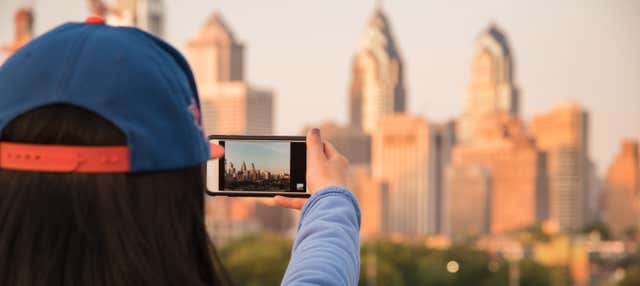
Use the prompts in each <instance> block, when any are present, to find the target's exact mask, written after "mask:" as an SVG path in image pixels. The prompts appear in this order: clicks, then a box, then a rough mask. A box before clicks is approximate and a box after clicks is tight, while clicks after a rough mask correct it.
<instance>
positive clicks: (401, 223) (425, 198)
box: [371, 114, 438, 235]
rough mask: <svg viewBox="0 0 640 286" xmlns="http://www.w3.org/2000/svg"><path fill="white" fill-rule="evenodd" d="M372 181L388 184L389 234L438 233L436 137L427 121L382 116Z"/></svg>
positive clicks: (374, 139)
mask: <svg viewBox="0 0 640 286" xmlns="http://www.w3.org/2000/svg"><path fill="white" fill-rule="evenodd" d="M372 136H373V137H372V162H371V168H372V174H373V178H374V179H376V180H379V181H382V182H386V183H388V185H389V191H388V196H387V200H386V201H387V202H386V203H387V205H386V206H387V210H386V222H385V226H386V227H385V228H386V231H388V232H391V233H399V234H404V235H427V234H433V233H435V232H436V227H437V222H436V220H437V214H436V212H437V208H436V204H437V203H438V202H437V195H436V194H435V190H436V188H435V168H434V167H433V166H434V165H435V155H434V149H433V141H434V134H433V131H432V130H431V127H430V126H429V124H428V123H427V121H426V120H424V119H422V118H419V117H415V116H411V115H407V114H390V115H386V116H384V117H382V119H381V120H380V122H379V124H378V127H377V128H376V129H375V131H374V133H373V135H372Z"/></svg>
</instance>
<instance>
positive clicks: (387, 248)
mask: <svg viewBox="0 0 640 286" xmlns="http://www.w3.org/2000/svg"><path fill="white" fill-rule="evenodd" d="M361 255H362V270H361V272H360V283H359V285H360V286H367V285H371V283H368V282H370V280H371V279H373V278H374V277H375V276H377V279H376V281H375V282H376V285H430V286H457V285H482V286H507V285H508V277H509V276H508V275H509V272H508V271H509V268H508V267H509V266H508V263H506V262H505V261H503V260H501V259H497V258H491V257H490V256H489V255H488V254H487V253H486V252H483V251H477V250H474V249H471V248H468V247H464V246H460V247H452V248H450V249H447V250H433V249H428V248H426V247H423V246H420V245H412V244H397V243H390V242H376V243H374V244H366V245H364V247H363V249H362V254H361ZM374 255H375V258H374V257H373V256H374ZM449 261H456V262H457V263H458V264H459V270H458V272H456V273H449V272H448V271H447V269H446V265H447V263H448V262H449ZM491 261H493V263H495V264H496V269H494V271H495V272H492V271H491V270H490V269H489V265H490V262H491ZM372 263H375V268H376V274H377V275H373V274H372V273H371V271H372V270H371V268H372V267H371V266H372ZM519 267H520V285H521V286H533V285H536V286H544V285H549V286H568V285H571V283H570V280H569V274H568V270H567V268H566V267H558V268H550V267H545V266H542V265H540V264H538V263H536V262H534V261H532V260H528V259H525V260H523V261H521V262H520V263H519Z"/></svg>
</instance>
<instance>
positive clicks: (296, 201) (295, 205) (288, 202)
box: [273, 196, 307, 210]
mask: <svg viewBox="0 0 640 286" xmlns="http://www.w3.org/2000/svg"><path fill="white" fill-rule="evenodd" d="M273 201H274V202H275V203H276V204H277V205H279V206H281V207H285V208H290V209H298V210H299V209H302V207H303V206H304V203H305V202H307V199H301V198H288V197H283V196H275V197H274V198H273Z"/></svg>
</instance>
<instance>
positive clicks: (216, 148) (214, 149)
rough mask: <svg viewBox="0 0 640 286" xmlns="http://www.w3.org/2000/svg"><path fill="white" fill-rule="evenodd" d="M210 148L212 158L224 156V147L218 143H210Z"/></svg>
mask: <svg viewBox="0 0 640 286" xmlns="http://www.w3.org/2000/svg"><path fill="white" fill-rule="evenodd" d="M209 149H211V160H215V159H220V158H222V156H224V147H222V146H220V145H218V144H215V143H209Z"/></svg>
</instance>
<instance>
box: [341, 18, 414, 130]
mask: <svg viewBox="0 0 640 286" xmlns="http://www.w3.org/2000/svg"><path fill="white" fill-rule="evenodd" d="M403 73H404V71H403V63H402V59H401V57H400V52H399V50H398V47H397V46H396V42H395V40H394V37H393V34H392V32H391V27H390V25H389V20H388V19H387V16H386V15H385V14H384V12H383V11H382V8H381V7H380V6H378V7H377V8H376V11H375V13H374V15H373V17H372V18H371V20H370V21H369V24H368V25H367V28H366V29H365V31H364V33H363V35H362V39H361V41H360V46H359V48H358V51H357V52H356V55H355V57H354V61H353V78H352V81H351V92H350V93H351V94H350V105H351V106H350V112H351V114H350V116H351V124H352V125H355V126H357V127H358V128H361V129H363V130H364V131H365V132H366V133H368V134H371V133H373V132H374V130H375V128H376V126H377V124H378V121H379V120H380V119H381V118H382V117H383V116H384V115H386V114H391V113H395V112H404V111H405V109H406V97H405V87H404V75H403Z"/></svg>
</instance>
